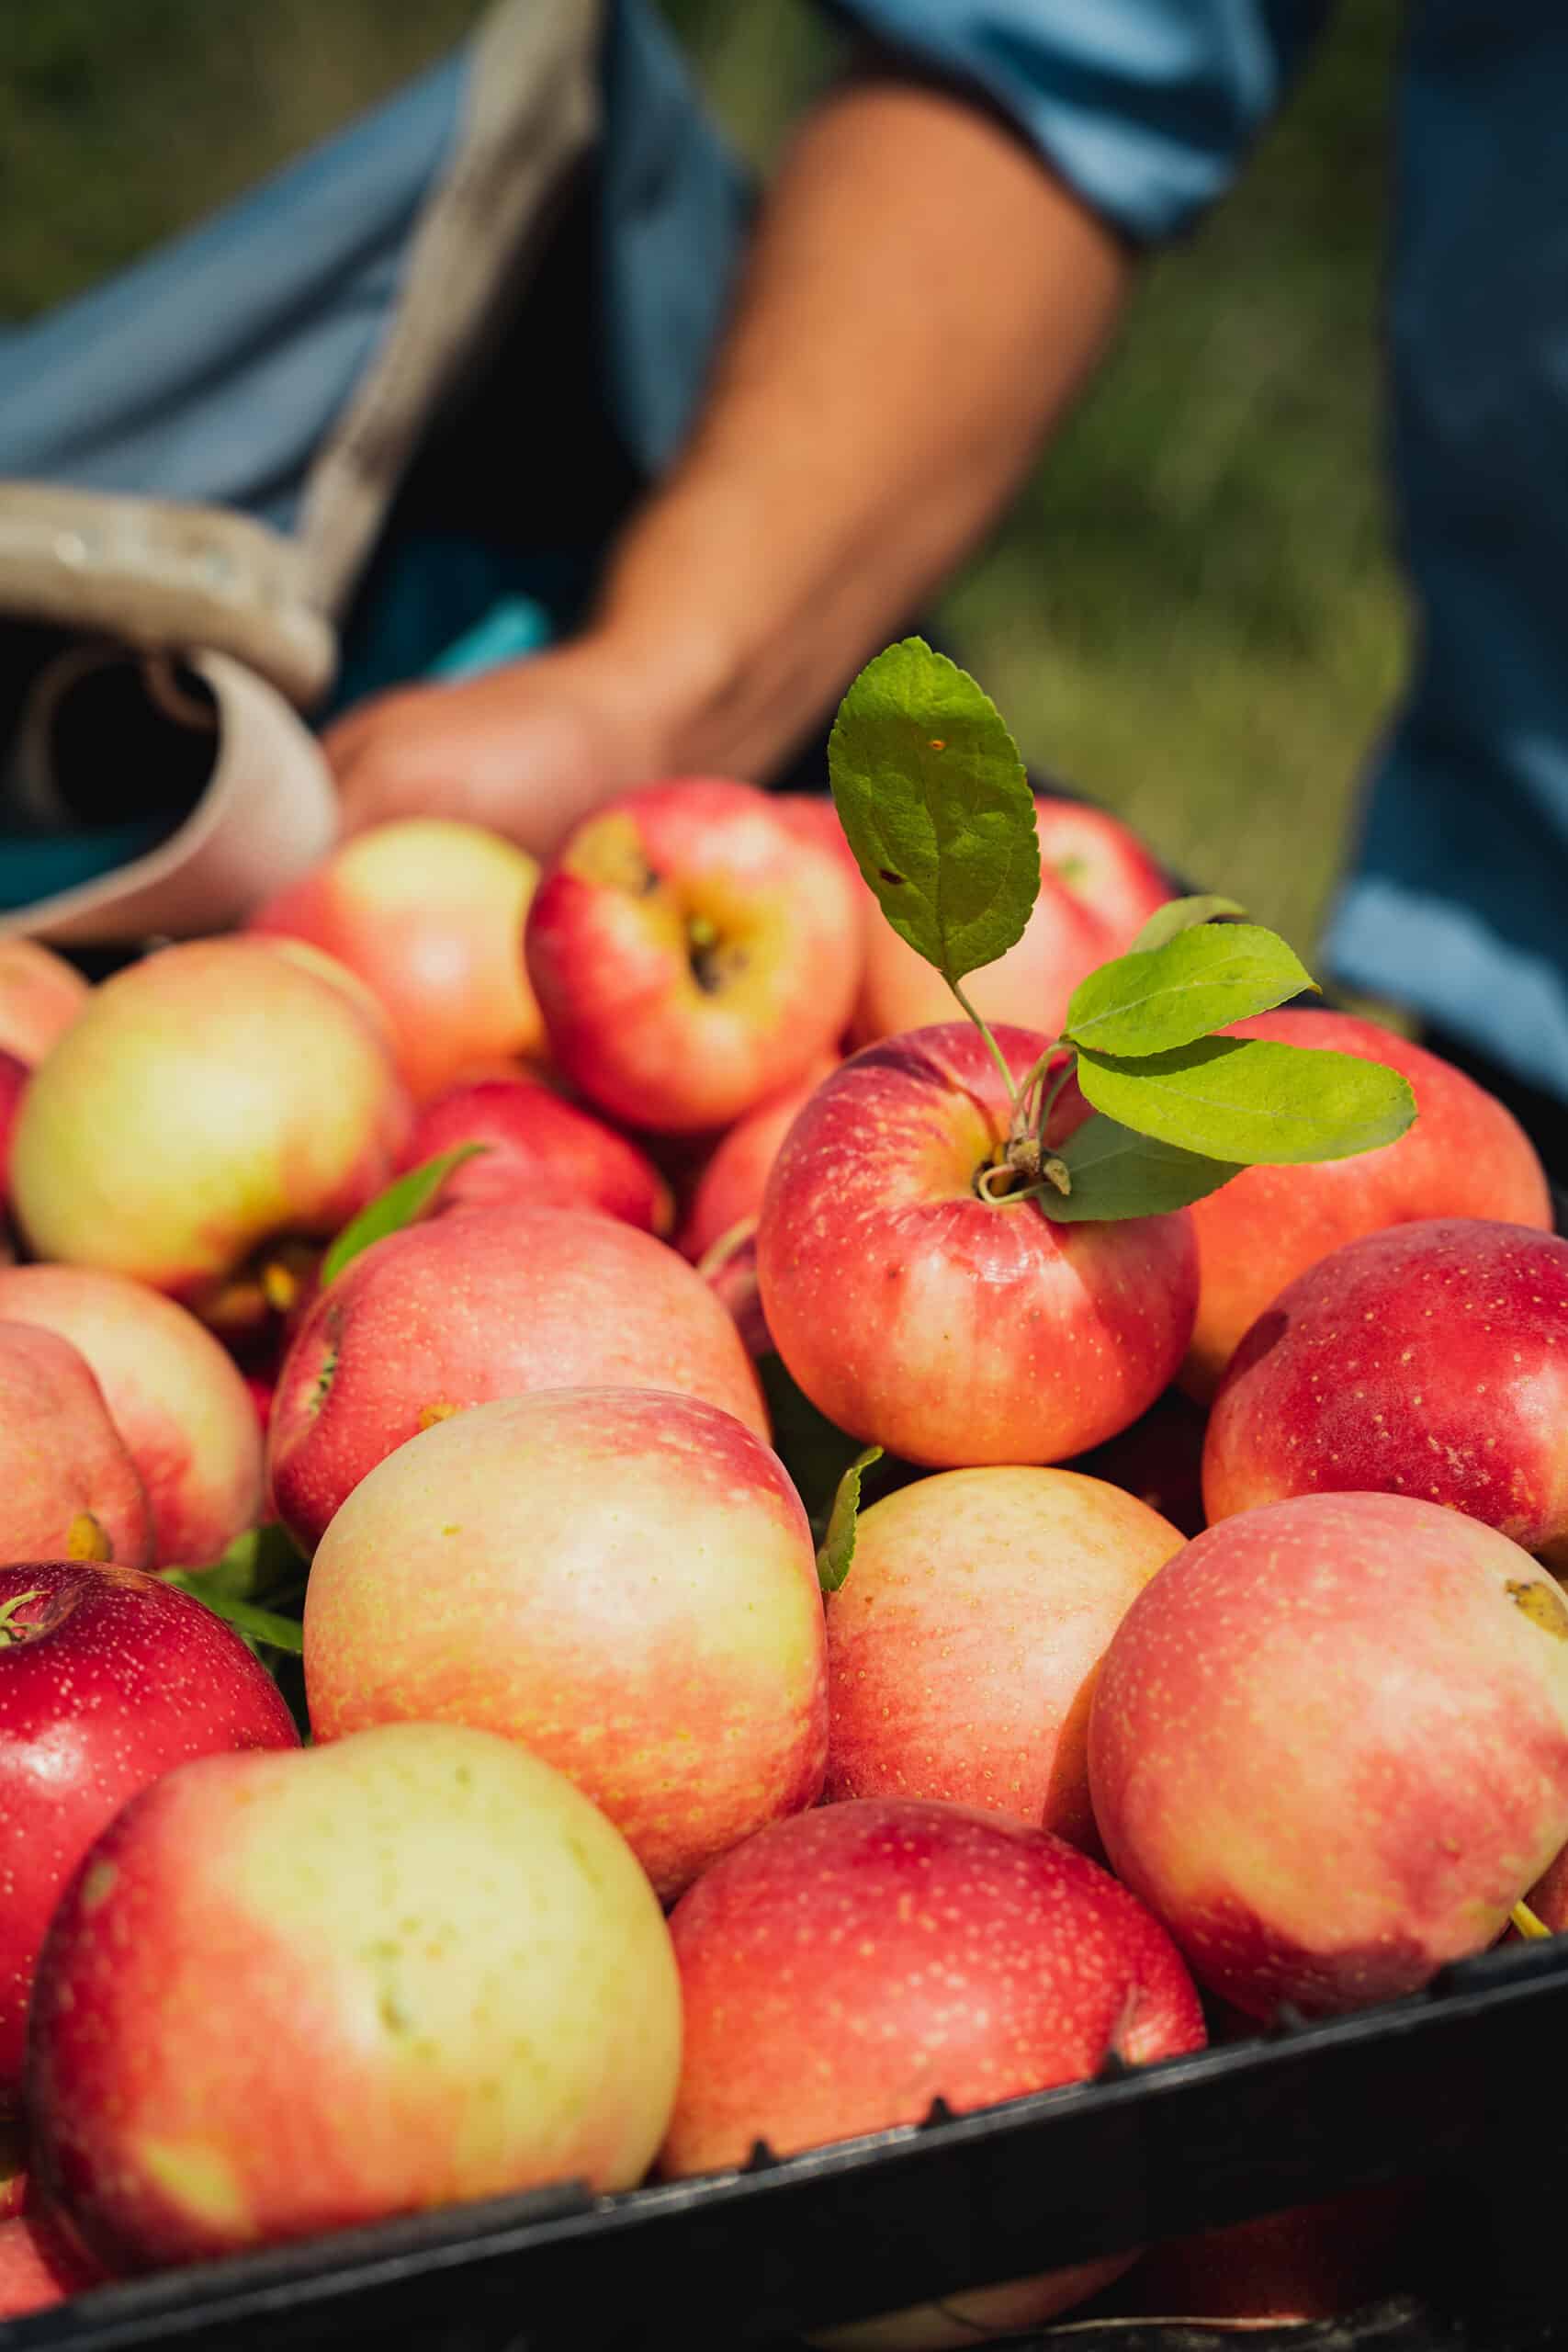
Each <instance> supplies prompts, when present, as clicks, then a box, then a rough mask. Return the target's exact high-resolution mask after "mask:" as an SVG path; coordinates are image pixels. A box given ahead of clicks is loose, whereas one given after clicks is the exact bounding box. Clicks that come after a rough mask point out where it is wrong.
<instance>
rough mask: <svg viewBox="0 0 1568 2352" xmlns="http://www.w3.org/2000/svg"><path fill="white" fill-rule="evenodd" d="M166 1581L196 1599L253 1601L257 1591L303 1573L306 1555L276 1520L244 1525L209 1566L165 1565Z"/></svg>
mask: <svg viewBox="0 0 1568 2352" xmlns="http://www.w3.org/2000/svg"><path fill="white" fill-rule="evenodd" d="M161 1573H162V1577H163V1581H164V1583H165V1584H173V1585H178V1587H179V1588H180V1590H181V1591H182V1592H194V1593H195V1594H196V1596H197V1600H205V1601H208V1602H211V1601H214V1600H220V1599H222V1600H255V1599H256V1597H257V1596H258V1594H266V1593H271V1592H276V1591H277V1590H279V1589H281V1588H282V1587H283V1586H285V1585H289V1584H294V1583H296V1582H298V1581H299V1579H300V1578H302V1577H303V1576H304V1573H305V1555H304V1554H303V1553H302V1552H301V1551H300V1549H299V1545H298V1544H296V1543H295V1541H294V1538H293V1537H292V1536H291V1535H290V1534H289V1532H288V1529H287V1528H286V1527H285V1526H283V1524H282V1523H281V1521H277V1520H276V1519H275V1520H269V1521H267V1523H266V1525H265V1527H247V1528H246V1530H245V1532H244V1533H243V1535H236V1536H235V1538H234V1541H233V1542H232V1543H231V1544H230V1546H229V1549H228V1550H227V1551H226V1552H225V1553H224V1555H223V1556H222V1558H221V1559H220V1560H214V1562H213V1563H212V1566H210V1567H209V1568H164V1570H163V1571H162V1572H161Z"/></svg>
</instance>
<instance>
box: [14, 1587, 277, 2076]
mask: <svg viewBox="0 0 1568 2352" xmlns="http://www.w3.org/2000/svg"><path fill="white" fill-rule="evenodd" d="M0 1611H5V1612H6V1614H5V1616H4V1621H3V1622H4V1632H3V1633H0V1885H4V1886H5V1888H6V1904H5V1907H4V1910H3V1912H0V2108H4V2107H7V2106H9V2105H10V2104H11V2103H12V2102H13V2101H14V2099H15V2098H16V2094H17V2088H18V2086H19V2084H20V2079H21V2065H22V2041H23V2032H24V2028H25V2025H26V2020H27V2010H28V1993H29V1991H30V1990H31V1987H32V1983H33V1972H34V1968H35V1966H36V1964H37V1961H38V1954H39V1945H40V1944H41V1943H42V1940H43V1934H44V1929H45V1928H47V1927H48V1925H49V1920H50V1915H51V1912H52V1911H53V1909H54V1905H55V1902H56V1899H57V1898H58V1896H59V1894H60V1890H61V1888H62V1886H63V1885H64V1883H65V1882H66V1880H67V1879H68V1878H69V1877H70V1875H71V1873H72V1871H73V1870H74V1869H75V1868H76V1865H77V1863H78V1861H79V1860H81V1858H82V1856H83V1855H84V1854H85V1852H86V1850H87V1848H88V1847H89V1846H90V1845H91V1844H92V1842H93V1840H94V1838H96V1836H97V1834H98V1832H99V1830H100V1829H102V1828H103V1827H104V1826H105V1824H106V1823H107V1821H109V1820H110V1819H111V1818H112V1817H113V1815H115V1814H116V1813H118V1810H119V1808H120V1806H121V1805H122V1804H124V1803H125V1802H126V1800H127V1798H128V1797H130V1796H133V1795H134V1794H135V1792H136V1791H137V1790H138V1789H142V1788H145V1787H146V1786H147V1784H148V1782H149V1781H155V1780H156V1779H157V1778H158V1777H159V1775H160V1774H161V1773H164V1772H166V1771H168V1770H170V1768H171V1767H172V1766H174V1765H175V1764H183V1763H184V1762H185V1761H186V1758H189V1757H192V1756H209V1755H212V1754H214V1753H216V1752H217V1751H218V1750H220V1749H222V1748H245V1747H297V1746H298V1745H299V1734H298V1733H297V1732H296V1730H295V1728H294V1722H293V1718H292V1716H291V1715H290V1714H289V1713H288V1708H287V1707H286V1706H285V1704H284V1702H283V1700H282V1697H281V1696H280V1694H279V1692H278V1690H277V1686H276V1683H275V1682H274V1681H273V1679H272V1678H271V1676H270V1675H269V1674H268V1673H267V1671H266V1669H265V1667H262V1666H260V1665H258V1664H257V1662H256V1660H255V1659H254V1657H252V1655H251V1653H250V1651H249V1650H248V1649H247V1648H246V1647H245V1645H244V1643H243V1641H241V1639H240V1637H239V1635H238V1634H235V1633H231V1631H230V1629H229V1627H228V1626H227V1625H225V1624H224V1623H222V1621H221V1620H220V1618H217V1617H215V1616H214V1615H213V1613H212V1611H210V1610H209V1609H206V1608H204V1607H203V1606H202V1604H201V1602H200V1601H199V1600H192V1599H191V1597H190V1596H189V1594H188V1593H184V1592H179V1591H177V1590H176V1589H175V1588H174V1587H173V1586H172V1585H165V1584H160V1583H159V1581H158V1580H157V1578H156V1577H149V1576H143V1575H142V1574H141V1571H140V1570H139V1569H136V1568H121V1567H110V1566H103V1565H100V1564H97V1563H95V1562H89V1561H84V1560H46V1561H43V1562H41V1563H40V1562H37V1561H31V1562H28V1563H27V1564H26V1565H24V1566H17V1567H6V1568H0Z"/></svg>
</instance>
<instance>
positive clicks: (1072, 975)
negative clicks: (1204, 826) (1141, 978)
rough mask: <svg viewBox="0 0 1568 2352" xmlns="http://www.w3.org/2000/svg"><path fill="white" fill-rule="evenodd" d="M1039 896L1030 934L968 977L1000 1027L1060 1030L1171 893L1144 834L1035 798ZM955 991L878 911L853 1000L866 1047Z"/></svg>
mask: <svg viewBox="0 0 1568 2352" xmlns="http://www.w3.org/2000/svg"><path fill="white" fill-rule="evenodd" d="M1034 812H1035V828H1036V831H1037V832H1038V834H1039V837H1040V864H1041V877H1040V895H1039V897H1038V898H1037V899H1036V900H1035V902H1034V906H1033V910H1032V912H1031V914H1030V918H1029V922H1028V925H1027V927H1026V929H1025V931H1024V933H1023V936H1022V938H1021V939H1020V940H1019V941H1018V942H1017V944H1015V945H1014V946H1012V947H1010V948H1009V949H1008V951H1007V954H1006V955H1005V956H999V957H998V959H997V961H996V962H995V963H993V964H987V965H986V966H985V967H983V968H982V969H981V970H980V971H977V972H972V973H971V974H970V976H969V978H967V980H965V982H964V990H965V993H966V994H967V995H968V996H969V997H970V998H971V999H972V1000H973V1001H974V1003H975V1004H976V1006H977V1008H978V1009H979V1011H980V1012H981V1013H982V1014H983V1015H984V1016H985V1018H986V1019H987V1021H988V1022H990V1023H992V1025H993V1027H994V1026H995V1024H996V1023H998V1021H1006V1022H1010V1023H1015V1024H1016V1025H1017V1026H1018V1027H1020V1028H1022V1029H1043V1030H1044V1032H1045V1034H1046V1035H1047V1036H1055V1034H1056V1032H1057V1030H1058V1029H1060V1027H1061V1025H1062V1023H1063V1021H1064V1020H1065V1019H1066V1011H1067V1000H1068V998H1069V997H1070V996H1071V995H1072V992H1073V990H1074V989H1076V988H1077V984H1078V982H1079V981H1080V980H1081V979H1083V978H1086V977H1087V975H1088V974H1089V973H1090V972H1092V971H1094V970H1095V969H1096V967H1098V966H1099V965H1100V964H1104V963H1107V962H1108V961H1109V960H1110V959H1111V957H1112V956H1121V955H1123V954H1125V952H1126V950H1127V948H1128V947H1130V946H1131V944H1132V943H1133V939H1134V935H1135V934H1136V933H1138V932H1139V931H1140V930H1142V928H1143V926H1144V924H1145V922H1147V920H1148V918H1149V916H1150V915H1151V914H1152V913H1153V912H1154V910H1155V909H1156V907H1158V906H1163V905H1164V903H1165V901H1166V899H1169V898H1171V897H1173V896H1174V892H1173V890H1172V888H1171V886H1170V883H1169V882H1168V880H1167V878H1166V876H1164V875H1163V874H1162V873H1161V872H1160V869H1159V867H1158V866H1157V865H1156V864H1155V862H1154V860H1153V858H1152V857H1151V856H1150V854H1149V853H1148V851H1147V850H1146V849H1145V847H1144V844H1143V843H1142V842H1140V841H1139V839H1138V838H1137V835H1136V834H1135V833H1134V832H1132V831H1130V830H1129V828H1128V827H1127V826H1125V825H1123V824H1122V823H1121V822H1120V820H1118V819H1117V818H1115V817H1111V816H1109V815H1107V814H1106V812H1105V811H1104V810H1103V809H1090V808H1087V807H1085V806H1083V805H1082V804H1080V803H1078V802H1076V801H1070V800H1057V799H1053V798H1048V797H1045V796H1043V795H1036V797H1035V802H1034ZM952 1017H953V991H952V989H950V988H949V987H948V985H947V982H946V981H945V980H944V979H943V978H942V975H941V973H940V972H937V971H934V970H933V969H932V967H931V965H930V964H928V963H927V962H926V961H925V959H924V957H923V956H917V954H916V953H915V951H914V949H913V948H912V947H910V946H909V945H908V944H907V943H906V942H905V941H904V940H902V939H900V938H899V936H898V934H897V932H896V931H894V930H893V928H892V926H891V925H890V924H889V923H888V922H886V919H885V918H884V917H883V916H882V914H881V910H880V909H878V910H876V911H875V913H874V916H873V918H872V920H871V921H870V922H869V923H868V925H867V931H866V967H865V979H864V982H863V986H862V989H861V994H860V999H859V1001H858V1003H857V1004H856V1007H855V1014H854V1021H853V1024H852V1027H853V1035H854V1039H855V1042H856V1043H857V1044H861V1045H868V1044H871V1043H873V1042H874V1040H875V1039H876V1038H878V1037H890V1036H897V1035H899V1034H900V1033H901V1032H903V1031H904V1030H907V1029H921V1028H925V1027H927V1026H928V1025H930V1024H931V1023H939V1022H943V1021H949V1020H951V1019H952Z"/></svg>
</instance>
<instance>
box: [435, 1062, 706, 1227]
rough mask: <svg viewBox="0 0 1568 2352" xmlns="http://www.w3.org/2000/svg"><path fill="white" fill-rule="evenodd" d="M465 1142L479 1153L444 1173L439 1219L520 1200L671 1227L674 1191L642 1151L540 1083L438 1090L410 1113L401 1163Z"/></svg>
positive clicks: (493, 1081) (492, 1082)
mask: <svg viewBox="0 0 1568 2352" xmlns="http://www.w3.org/2000/svg"><path fill="white" fill-rule="evenodd" d="M466 1143H479V1144H483V1146H484V1149H483V1151H481V1152H479V1153H477V1154H476V1155H475V1157H474V1158H473V1159H467V1160H464V1162H463V1163H462V1165H461V1166H460V1167H457V1168H455V1169H454V1170H452V1173H451V1174H450V1176H448V1177H447V1178H446V1182H445V1183H444V1184H443V1185H442V1187H441V1197H440V1203H439V1213H440V1214H441V1215H442V1216H446V1214H447V1213H448V1211H450V1210H452V1209H460V1208H500V1207H503V1206H505V1205H506V1204H509V1203H511V1202H526V1203H532V1204H534V1205H536V1206H537V1207H540V1208H560V1209H571V1208H578V1209H603V1210H604V1213H605V1215H606V1216H618V1217H621V1218H623V1219H624V1220H625V1222H626V1224H627V1225H637V1226H640V1227H642V1229H643V1231H644V1232H645V1233H657V1234H659V1235H660V1237H662V1236H664V1235H665V1234H667V1233H668V1232H669V1231H670V1228H671V1225H672V1224H673V1223H674V1216H675V1212H674V1204H673V1203H672V1201H671V1195H670V1187H669V1185H668V1184H667V1183H666V1182H665V1181H664V1179H663V1177H662V1176H661V1175H660V1172H659V1170H658V1169H657V1168H655V1166H654V1165H653V1162H652V1161H651V1160H650V1159H649V1158H648V1156H647V1154H646V1153H645V1152H641V1151H639V1150H638V1149H637V1146H636V1145H635V1144H634V1143H631V1142H629V1141H628V1140H627V1138H626V1136H623V1135H618V1134H617V1133H616V1131H615V1128H614V1127H612V1126H607V1125H605V1123H604V1120H603V1119H596V1118H594V1117H593V1116H592V1114H590V1113H589V1112H587V1111H581V1110H579V1109H578V1107H577V1105H576V1104H575V1103H568V1102H566V1101H564V1100H563V1099H562V1097H561V1096H560V1095H558V1094H557V1093H555V1092H553V1091H552V1090H551V1089H550V1088H549V1087H547V1086H541V1085H540V1084H539V1083H538V1081H537V1080H534V1079H529V1078H490V1079H482V1080H478V1081H476V1082H475V1083H474V1084H472V1085H469V1086H456V1087H453V1088H452V1089H450V1091H448V1092H446V1093H445V1094H441V1095H438V1096H437V1097H436V1099H435V1101H434V1103H428V1104H427V1105H426V1106H425V1108H424V1109H423V1111H422V1112H421V1113H420V1114H419V1116H418V1117H417V1118H416V1119H415V1121H414V1124H413V1127H412V1131H411V1133H410V1136H409V1139H408V1142H407V1143H406V1144H405V1145H404V1147H403V1150H402V1153H401V1156H400V1163H399V1164H400V1166H401V1167H403V1168H417V1167H418V1166H419V1165H420V1163H421V1161H422V1160H426V1159H434V1158H435V1157H436V1155H437V1154H438V1153H441V1152H446V1151H453V1150H456V1149H457V1148H458V1146H460V1145H462V1144H466Z"/></svg>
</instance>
